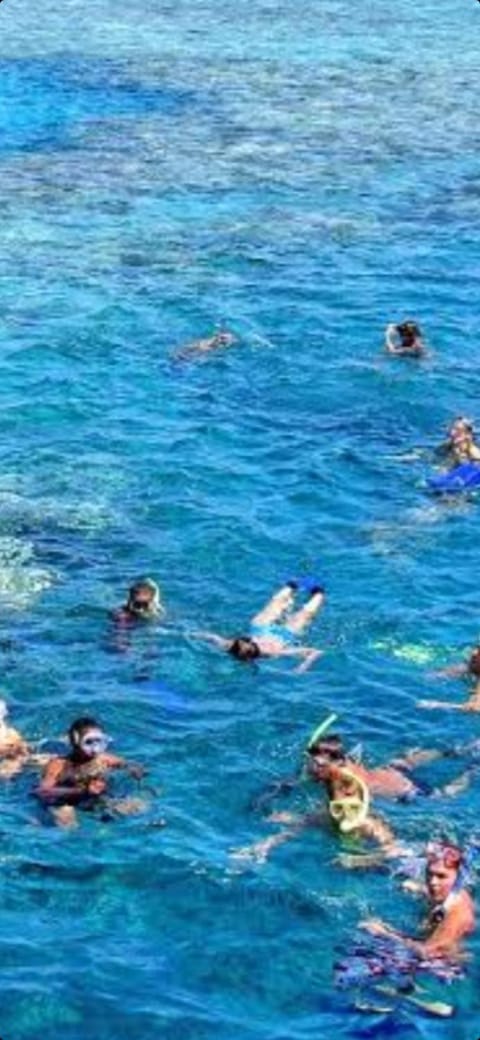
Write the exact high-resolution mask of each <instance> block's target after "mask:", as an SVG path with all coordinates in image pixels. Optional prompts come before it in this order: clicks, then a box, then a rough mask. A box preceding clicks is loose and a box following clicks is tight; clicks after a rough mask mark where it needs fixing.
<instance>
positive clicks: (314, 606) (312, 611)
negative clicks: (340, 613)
mask: <svg viewBox="0 0 480 1040" xmlns="http://www.w3.org/2000/svg"><path fill="white" fill-rule="evenodd" d="M324 602H325V593H324V592H323V589H318V591H317V592H314V593H313V595H312V596H310V599H309V600H308V602H307V603H305V606H303V607H301V608H300V610H297V611H295V614H291V615H290V617H289V618H288V621H287V622H286V624H285V628H288V630H289V631H290V632H293V633H294V634H295V635H300V632H304V631H305V629H306V628H308V625H310V624H311V623H312V621H313V619H314V617H316V615H317V614H318V612H319V610H321V608H322V607H323V604H324Z"/></svg>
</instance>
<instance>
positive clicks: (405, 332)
mask: <svg viewBox="0 0 480 1040" xmlns="http://www.w3.org/2000/svg"><path fill="white" fill-rule="evenodd" d="M397 330H398V333H399V335H400V336H401V337H402V338H403V337H404V336H405V338H406V339H409V340H410V339H412V340H413V339H414V338H415V337H416V336H421V332H420V329H419V327H418V325H417V323H416V322H415V321H401V322H400V324H399V325H397Z"/></svg>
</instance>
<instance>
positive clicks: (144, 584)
mask: <svg viewBox="0 0 480 1040" xmlns="http://www.w3.org/2000/svg"><path fill="white" fill-rule="evenodd" d="M164 614H165V608H164V606H163V603H162V601H161V598H160V589H159V587H158V585H157V583H156V582H155V581H153V580H152V578H140V579H139V580H138V581H136V582H135V584H134V585H131V587H130V589H129V591H128V599H127V602H126V603H124V605H123V607H119V608H118V609H117V610H115V611H114V612H113V620H114V621H115V622H116V623H117V624H119V625H120V626H122V625H127V626H128V625H132V624H134V623H135V622H136V621H150V620H152V619H154V618H158V617H162V616H163V615H164Z"/></svg>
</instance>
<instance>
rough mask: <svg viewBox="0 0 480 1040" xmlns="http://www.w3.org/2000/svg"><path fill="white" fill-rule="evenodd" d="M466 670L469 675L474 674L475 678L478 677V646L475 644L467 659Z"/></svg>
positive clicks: (479, 663)
mask: <svg viewBox="0 0 480 1040" xmlns="http://www.w3.org/2000/svg"><path fill="white" fill-rule="evenodd" d="M468 670H469V672H470V675H474V676H475V678H476V679H480V646H476V647H475V649H474V650H472V652H471V654H470V657H469V659H468Z"/></svg>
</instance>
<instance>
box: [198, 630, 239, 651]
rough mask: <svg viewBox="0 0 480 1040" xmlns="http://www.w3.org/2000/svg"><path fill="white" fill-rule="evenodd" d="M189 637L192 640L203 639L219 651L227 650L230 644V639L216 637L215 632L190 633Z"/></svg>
mask: <svg viewBox="0 0 480 1040" xmlns="http://www.w3.org/2000/svg"><path fill="white" fill-rule="evenodd" d="M190 635H191V636H193V638H194V639H203V640H204V641H205V642H206V643H213V645H214V646H218V647H220V650H229V649H230V646H231V644H232V640H231V639H225V637H224V636H218V635H217V634H216V632H202V631H201V632H191V633H190Z"/></svg>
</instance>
